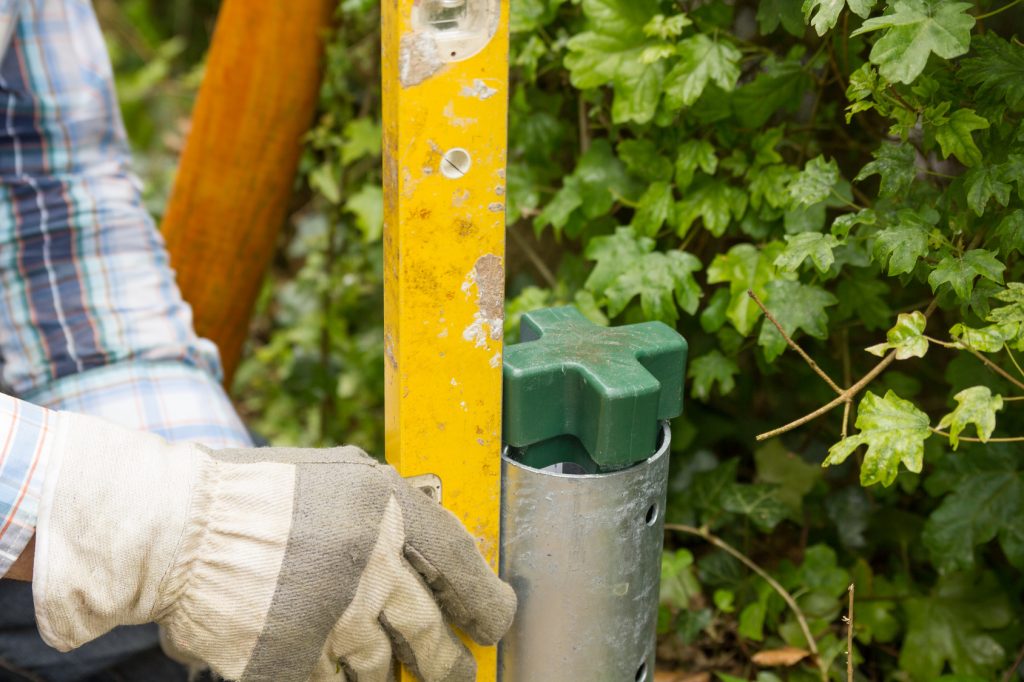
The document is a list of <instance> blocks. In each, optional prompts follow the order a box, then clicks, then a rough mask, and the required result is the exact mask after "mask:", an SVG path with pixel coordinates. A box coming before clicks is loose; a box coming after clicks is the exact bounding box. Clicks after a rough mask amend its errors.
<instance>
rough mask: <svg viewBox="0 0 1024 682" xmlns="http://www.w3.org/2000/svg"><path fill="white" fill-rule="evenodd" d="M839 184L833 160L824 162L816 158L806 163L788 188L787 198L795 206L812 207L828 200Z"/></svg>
mask: <svg viewBox="0 0 1024 682" xmlns="http://www.w3.org/2000/svg"><path fill="white" fill-rule="evenodd" d="M837 182H839V165H838V164H837V163H836V162H835V159H831V160H829V161H826V160H825V157H824V156H821V155H819V156H816V157H815V158H813V159H811V160H810V161H808V162H807V165H806V166H804V169H803V170H802V171H800V174H799V175H797V176H796V179H795V180H794V181H793V183H792V184H791V185H790V186H789V196H790V197H792V198H793V201H794V202H796V205H797V206H813V205H814V204H818V203H821V202H822V201H825V200H826V199H828V197H829V196H830V195H831V194H832V190H833V188H834V187H835V186H836V183H837Z"/></svg>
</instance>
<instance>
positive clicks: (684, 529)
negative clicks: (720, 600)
mask: <svg viewBox="0 0 1024 682" xmlns="http://www.w3.org/2000/svg"><path fill="white" fill-rule="evenodd" d="M665 530H674V531H678V532H680V533H687V534H689V535H696V536H697V537H699V538H703V539H704V540H705V541H706V542H708V543H710V544H712V545H714V546H715V547H718V548H719V549H721V550H724V551H725V552H728V553H729V554H731V555H732V556H733V557H734V558H736V559H738V560H739V561H740V562H741V563H742V564H743V565H744V566H746V567H747V568H749V569H750V570H751V571H753V572H754V573H756V574H758V575H759V576H761V578H762V579H763V580H764V581H765V582H766V583H768V584H769V585H770V586H771V588H772V589H773V590H775V591H776V592H777V593H778V595H779V596H780V597H782V600H783V601H785V602H786V605H787V606H789V609H790V611H792V612H793V615H794V616H795V617H796V622H797V623H798V624H799V625H800V631H801V632H802V633H803V635H804V639H806V640H807V648H808V649H810V651H811V655H812V657H813V659H814V664H815V665H816V666H817V668H818V673H819V674H820V676H821V681H822V682H828V671H827V670H826V669H825V668H824V666H823V665H822V663H821V657H820V656H819V655H818V644H817V642H815V640H814V636H813V635H812V634H811V628H810V626H809V625H807V618H806V617H805V616H804V613H803V611H801V610H800V606H799V605H798V604H797V603H796V599H794V598H793V595H791V594H790V593H789V592H787V591H786V588H784V587H783V586H782V585H780V584H779V581H777V580H776V579H775V578H773V577H771V575H769V574H768V571H766V570H764V569H763V568H761V567H760V566H758V565H757V564H756V563H754V560H753V559H751V558H750V557H748V556H747V555H746V554H744V553H743V552H741V551H739V550H738V549H736V548H735V547H733V546H732V545H730V544H729V543H728V542H726V541H725V540H723V539H722V538H720V537H718V536H717V535H714V534H713V533H711V531H709V530H708V529H707V528H696V527H694V526H687V525H684V524H681V523H666V524H665Z"/></svg>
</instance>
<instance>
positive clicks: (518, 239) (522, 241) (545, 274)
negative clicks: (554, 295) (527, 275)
mask: <svg viewBox="0 0 1024 682" xmlns="http://www.w3.org/2000/svg"><path fill="white" fill-rule="evenodd" d="M508 233H509V234H510V235H512V239H513V240H515V243H516V246H518V247H519V248H521V249H522V250H523V253H525V254H526V257H527V258H529V259H530V263H532V264H533V267H534V268H536V270H537V273H538V274H539V275H540V276H541V278H543V280H544V281H545V282H546V283H547V285H548V286H549V287H551V288H552V289H554V288H555V287H557V286H558V280H556V279H555V276H554V275H553V274H551V270H549V269H548V266H547V264H546V263H545V262H544V260H543V259H542V258H541V257H540V255H538V253H537V251H536V249H534V248H533V247H532V246H530V243H529V242H528V241H526V238H525V237H524V236H523V235H521V234H519V232H518V231H516V228H515V226H513V227H512V229H511V230H509V231H508Z"/></svg>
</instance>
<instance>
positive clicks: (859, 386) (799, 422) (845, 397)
mask: <svg viewBox="0 0 1024 682" xmlns="http://www.w3.org/2000/svg"><path fill="white" fill-rule="evenodd" d="M895 359H896V351H890V352H889V354H888V355H886V356H885V357H884V358H882V361H881V362H879V363H878V364H877V365H875V366H874V367H872V368H871V371H870V372H868V373H867V374H865V375H864V376H863V377H861V379H860V381H858V382H857V383H855V384H854V385H853V386H850V387H849V388H848V389H846V390H845V391H843V392H842V393H841V394H839V395H838V396H837V397H836V398H835V399H833V400H832V402H830V403H828V404H827V405H822V406H821V407H819V408H818V409H816V410H815V411H814V412H811V413H810V414H805V415H804V416H802V417H800V418H799V419H795V420H793V421H791V422H789V423H788V424H786V425H784V426H780V427H779V428H777V429H772V430H771V431H765V432H764V433H759V434H758V435H757V440H768V439H769V438H774V437H775V436H778V435H781V434H783V433H786V432H787V431H792V430H793V429H795V428H797V427H798V426H803V425H804V424H806V423H807V422H809V421H814V420H815V419H817V418H818V417H820V416H821V415H823V414H826V413H828V412H830V411H831V410H832V409H833V408H834V407H837V406H839V405H842V404H843V403H845V402H848V401H850V400H851V399H852V398H853V397H854V396H855V395H857V394H858V393H860V392H861V390H863V388H864V387H865V386H867V385H868V384H870V383H871V382H872V381H874V379H875V377H877V376H878V375H879V374H881V373H882V372H884V371H885V368H886V367H888V366H889V365H891V364H892V363H893V360H895Z"/></svg>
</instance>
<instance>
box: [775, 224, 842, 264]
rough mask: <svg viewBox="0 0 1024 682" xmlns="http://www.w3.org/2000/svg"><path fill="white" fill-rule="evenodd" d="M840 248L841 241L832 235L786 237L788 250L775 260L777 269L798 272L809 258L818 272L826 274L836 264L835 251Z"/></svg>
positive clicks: (811, 234)
mask: <svg viewBox="0 0 1024 682" xmlns="http://www.w3.org/2000/svg"><path fill="white" fill-rule="evenodd" d="M837 246H839V240H838V239H836V238H835V237H833V236H832V235H830V234H822V233H820V232H801V233H800V234H796V235H786V250H785V251H783V252H782V253H780V254H779V257H778V258H776V259H775V267H777V268H780V269H782V270H786V271H787V272H794V271H796V270H797V269H798V268H799V267H800V266H801V265H803V263H804V261H805V260H807V259H808V258H810V259H811V262H812V263H814V267H816V268H817V269H818V272H821V273H823V274H824V273H826V272H828V269H829V268H830V267H832V263H834V262H835V260H836V257H835V254H833V253H832V251H833V249H835V248H836V247H837Z"/></svg>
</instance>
